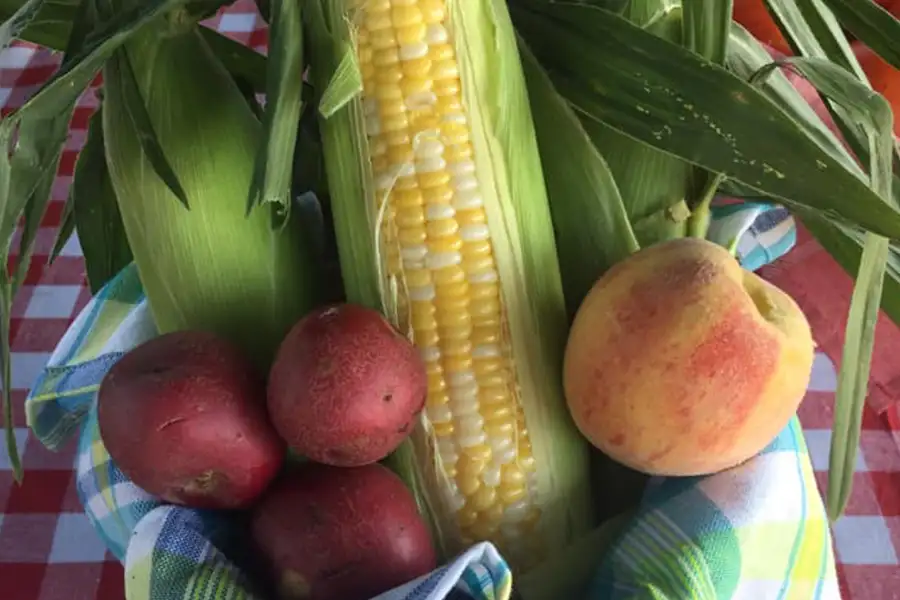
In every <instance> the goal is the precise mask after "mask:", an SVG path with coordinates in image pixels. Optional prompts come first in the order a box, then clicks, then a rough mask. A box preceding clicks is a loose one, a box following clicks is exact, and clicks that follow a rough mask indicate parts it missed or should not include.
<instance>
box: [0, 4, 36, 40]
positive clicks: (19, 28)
mask: <svg viewBox="0 0 900 600" xmlns="http://www.w3.org/2000/svg"><path fill="white" fill-rule="evenodd" d="M44 2H45V0H28V1H27V2H24V3H23V4H21V5H20V6H19V7H18V9H17V10H16V11H15V12H14V13H13V14H12V15H10V16H9V17H7V18H4V19H3V24H2V25H0V50H2V49H4V48H6V47H7V46H9V44H10V43H11V42H12V41H13V40H14V39H15V38H17V37H19V36H20V35H21V34H22V32H23V31H24V30H25V29H26V28H27V27H28V26H29V25H30V24H31V23H32V22H33V21H34V20H35V18H36V17H37V16H38V13H39V12H40V10H41V9H42V8H43V6H44Z"/></svg>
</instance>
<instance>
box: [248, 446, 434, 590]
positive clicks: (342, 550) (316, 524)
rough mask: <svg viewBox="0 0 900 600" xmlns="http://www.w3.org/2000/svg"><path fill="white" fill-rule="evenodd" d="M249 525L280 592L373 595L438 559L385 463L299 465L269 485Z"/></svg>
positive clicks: (415, 512)
mask: <svg viewBox="0 0 900 600" xmlns="http://www.w3.org/2000/svg"><path fill="white" fill-rule="evenodd" d="M250 527H251V532H252V536H253V539H254V541H255V544H256V546H257V547H258V548H259V550H260V551H261V553H262V555H263V556H264V558H265V559H266V561H267V562H268V563H269V565H270V567H271V571H272V575H273V576H274V580H275V587H276V588H277V590H278V591H277V594H278V595H277V598H278V600H300V599H302V600H368V599H369V598H372V597H373V596H376V595H378V594H380V593H382V592H385V591H387V590H389V589H392V588H394V587H396V586H398V585H401V584H403V583H406V582H407V581H410V580H412V579H415V578H416V577H419V576H421V575H424V574H426V573H428V572H429V571H431V570H432V569H434V568H435V566H436V564H437V561H436V557H435V553H434V548H433V547H432V544H431V538H430V536H429V533H428V528H427V527H426V526H425V523H424V522H423V521H422V519H421V517H420V516H419V513H418V510H417V507H416V502H415V500H414V499H413V497H412V495H411V494H410V493H409V491H408V490H407V489H406V487H405V486H404V485H403V482H402V481H401V480H400V478H399V477H397V476H396V475H395V474H394V473H393V472H391V471H390V470H388V469H387V468H385V467H383V466H381V465H380V464H372V465H366V466H362V467H349V468H342V467H332V466H327V465H320V464H316V463H306V464H304V465H301V466H298V467H296V468H294V469H292V470H291V471H289V472H287V473H286V474H285V475H284V476H283V477H281V478H280V479H279V480H278V481H276V482H275V483H274V484H273V485H272V487H271V488H270V490H269V491H268V492H267V493H266V495H265V496H264V497H263V499H262V500H261V501H260V503H259V504H258V505H257V506H256V508H255V509H254V511H253V514H252V516H251V526H250Z"/></svg>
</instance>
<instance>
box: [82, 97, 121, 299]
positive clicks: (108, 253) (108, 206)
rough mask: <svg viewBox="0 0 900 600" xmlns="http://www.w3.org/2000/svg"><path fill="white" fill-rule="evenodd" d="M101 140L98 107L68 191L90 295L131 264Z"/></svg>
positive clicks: (101, 114)
mask: <svg viewBox="0 0 900 600" xmlns="http://www.w3.org/2000/svg"><path fill="white" fill-rule="evenodd" d="M103 137H104V136H103V108H102V107H101V108H100V109H99V110H98V111H97V112H95V113H94V114H93V115H92V116H91V122H90V126H89V128H88V138H87V141H86V142H85V144H84V148H82V150H81V153H80V154H79V155H78V162H77V163H76V164H75V177H74V178H73V180H72V187H71V188H70V190H69V194H70V201H71V204H72V206H73V209H74V210H73V213H74V219H73V220H74V223H75V225H76V227H77V229H78V238H79V241H80V242H81V251H82V253H83V254H84V262H85V267H86V269H87V278H88V284H89V285H90V288H91V293H92V294H96V293H97V292H98V291H99V290H100V288H102V287H103V286H104V285H105V284H106V283H107V282H108V281H109V280H110V279H112V278H113V277H114V276H115V275H116V274H117V273H118V272H119V271H121V270H122V269H123V268H124V267H125V266H126V265H128V263H130V262H131V261H132V254H131V248H130V247H129V245H128V238H127V237H126V236H125V226H124V225H123V223H122V213H121V212H120V211H119V204H118V202H117V201H116V193H115V190H114V189H113V186H112V180H111V179H110V176H109V169H108V166H107V164H106V156H105V154H104V147H103Z"/></svg>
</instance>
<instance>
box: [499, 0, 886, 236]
mask: <svg viewBox="0 0 900 600" xmlns="http://www.w3.org/2000/svg"><path fill="white" fill-rule="evenodd" d="M513 14H514V17H515V20H516V24H517V26H518V27H519V29H520V32H523V37H525V38H526V39H527V40H528V43H529V45H530V46H531V49H532V50H533V51H534V53H535V55H536V56H537V57H538V59H539V61H540V62H541V64H542V66H543V67H544V68H545V69H546V70H547V71H548V73H549V74H550V76H551V79H552V80H553V82H554V84H555V85H556V88H557V90H558V91H559V92H560V93H561V94H562V95H563V96H564V97H565V98H566V99H567V100H568V101H569V102H570V103H571V104H572V105H573V106H574V107H575V109H576V110H577V111H580V112H581V113H582V115H583V116H584V117H586V118H591V119H595V120H597V121H600V122H604V123H606V124H608V125H610V126H612V127H614V128H616V129H617V130H619V131H622V132H623V133H626V134H627V135H629V136H632V137H634V138H636V139H639V140H641V141H642V142H644V143H646V144H649V145H651V146H654V147H656V148H659V149H662V150H664V151H666V152H670V153H672V154H675V155H677V156H679V157H681V158H683V159H685V160H687V161H689V162H692V163H694V164H697V165H699V166H703V167H704V168H706V169H709V170H710V171H712V172H714V173H721V174H723V175H725V176H728V177H732V178H734V179H737V180H738V181H740V182H742V183H744V184H746V185H748V186H750V187H752V188H754V189H756V190H759V191H760V192H762V193H763V194H767V195H770V196H772V197H774V198H777V199H779V200H780V201H783V202H785V203H787V204H792V205H802V206H809V207H811V208H814V209H816V210H819V211H821V212H825V213H827V214H831V215H834V216H837V217H839V218H842V219H845V220H847V221H849V222H851V223H856V224H859V225H861V226H863V227H865V228H867V229H869V230H871V231H873V232H875V233H878V234H880V235H885V236H888V237H892V238H897V237H898V233H900V227H898V225H900V212H898V211H897V210H895V209H894V208H893V207H891V206H890V205H888V204H887V203H885V202H883V201H881V199H880V198H879V197H878V195H877V194H875V193H874V192H873V191H872V190H871V189H870V188H869V186H868V185H867V181H866V178H865V177H863V176H860V174H859V173H856V172H851V171H848V170H847V169H846V168H844V167H843V166H842V165H841V164H840V163H839V162H838V161H836V160H835V159H834V158H833V157H831V156H830V155H829V154H828V153H826V152H824V151H822V149H821V148H820V147H819V146H818V145H817V144H816V143H815V142H814V141H813V140H811V139H810V138H809V137H808V136H807V135H806V133H805V132H804V131H803V129H802V128H801V127H799V126H798V125H797V123H796V122H794V120H793V119H792V118H791V117H790V116H789V114H788V113H786V112H785V111H784V110H783V109H781V108H780V107H779V106H777V105H776V104H774V103H773V102H771V101H770V100H769V99H768V98H767V97H766V96H765V94H763V93H762V92H760V91H759V90H757V89H755V88H754V87H753V86H752V85H751V84H749V83H747V82H745V81H742V80H741V79H740V78H738V77H736V76H735V75H734V74H732V73H729V72H728V71H726V70H725V69H722V68H720V67H718V66H716V65H713V64H712V63H710V62H708V61H705V60H703V59H702V58H700V57H698V56H697V55H696V54H693V53H691V52H689V51H688V50H685V49H684V48H681V47H679V46H677V45H675V44H671V43H668V42H666V41H664V40H661V39H659V38H657V37H655V36H653V35H651V34H648V33H647V32H645V31H643V30H641V29H640V28H638V27H635V26H633V25H631V24H630V23H628V22H627V21H625V20H623V19H621V18H619V17H617V16H616V15H613V14H611V13H608V12H605V11H602V10H596V9H592V8H590V7H585V6H579V5H569V4H548V5H546V7H543V8H542V9H540V10H534V9H523V8H521V7H516V6H513ZM848 198H854V199H855V201H854V202H848V201H847V199H848ZM626 202H627V200H626Z"/></svg>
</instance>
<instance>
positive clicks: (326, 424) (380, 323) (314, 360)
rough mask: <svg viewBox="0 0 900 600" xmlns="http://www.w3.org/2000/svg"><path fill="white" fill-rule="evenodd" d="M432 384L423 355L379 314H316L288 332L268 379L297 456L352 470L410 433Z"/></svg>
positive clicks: (273, 408) (336, 310)
mask: <svg viewBox="0 0 900 600" xmlns="http://www.w3.org/2000/svg"><path fill="white" fill-rule="evenodd" d="M427 386H428V379H427V376H426V373H425V365H424V363H423V361H422V359H421V357H420V356H419V352H418V350H416V348H415V347H414V346H413V345H412V344H410V343H409V341H408V340H407V339H406V338H405V337H403V336H402V335H401V334H400V333H399V332H398V331H397V330H396V329H394V327H392V326H391V324H390V323H388V321H387V320H385V318H384V317H383V316H382V315H381V314H380V313H378V312H377V311H374V310H370V309H368V308H363V307H361V306H355V305H352V304H344V305H340V306H334V307H330V308H324V309H320V310H317V311H315V312H313V313H311V314H309V315H308V316H306V317H304V318H303V319H301V320H300V321H299V322H298V323H297V324H296V325H295V326H294V327H293V329H292V330H291V331H290V333H288V335H287V337H286V338H285V340H284V341H283V342H282V344H281V347H280V348H279V349H278V354H277V356H276V358H275V363H274V364H273V366H272V369H271V372H270V374H269V386H268V405H269V415H270V417H271V419H272V422H273V423H274V425H275V428H276V429H277V430H278V433H279V434H280V435H281V437H282V438H284V439H285V440H286V441H287V443H288V445H289V446H290V447H291V449H293V450H294V451H295V452H297V453H298V454H300V455H302V456H305V457H307V458H309V459H311V460H314V461H316V462H320V463H324V464H329V465H335V466H341V467H351V466H359V465H364V464H369V463H373V462H376V461H378V460H381V459H382V458H384V457H385V456H387V455H388V454H390V453H391V452H393V451H394V450H395V449H396V448H397V446H399V445H400V443H401V442H402V441H403V440H404V439H405V438H406V437H407V436H408V435H409V433H410V431H411V430H412V428H413V425H414V421H415V419H416V416H417V415H418V414H419V413H420V412H421V411H422V408H423V406H424V404H425V392H426V390H427Z"/></svg>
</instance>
